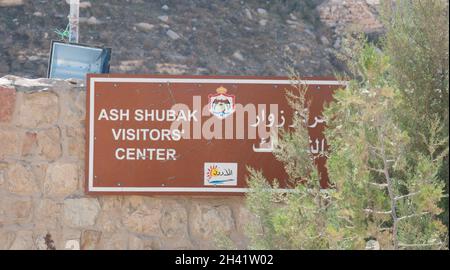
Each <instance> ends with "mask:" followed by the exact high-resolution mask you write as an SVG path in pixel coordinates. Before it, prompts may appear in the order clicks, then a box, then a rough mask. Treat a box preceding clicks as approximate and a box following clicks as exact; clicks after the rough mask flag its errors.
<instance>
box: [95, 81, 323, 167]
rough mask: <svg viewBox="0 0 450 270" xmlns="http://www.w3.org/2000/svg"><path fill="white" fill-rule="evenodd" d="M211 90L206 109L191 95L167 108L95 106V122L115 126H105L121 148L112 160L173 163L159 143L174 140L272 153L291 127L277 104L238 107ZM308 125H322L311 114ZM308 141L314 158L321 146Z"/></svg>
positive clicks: (170, 150) (222, 91)
mask: <svg viewBox="0 0 450 270" xmlns="http://www.w3.org/2000/svg"><path fill="white" fill-rule="evenodd" d="M216 92H217V94H215V95H210V96H209V97H208V103H207V104H206V105H202V97H201V96H193V97H192V104H183V103H177V104H174V105H172V106H171V108H167V109H154V108H134V109H127V108H100V109H99V110H98V114H97V116H96V120H97V121H109V122H111V121H112V122H119V123H120V125H119V127H116V126H114V127H113V128H111V133H110V136H112V140H113V141H114V142H120V145H121V147H115V148H114V149H113V150H114V151H113V153H112V154H113V155H114V158H115V159H117V160H131V161H132V160H148V161H171V160H177V150H176V148H174V147H170V148H167V147H164V145H166V144H165V143H166V142H177V141H180V140H201V139H204V140H212V139H216V140H217V139H218V140H247V139H249V140H256V142H257V143H255V144H253V147H252V149H248V150H250V151H253V152H255V153H261V152H272V151H273V150H274V147H275V146H276V144H277V142H278V134H279V129H280V128H292V127H294V123H293V122H292V119H289V120H290V121H291V123H287V122H288V119H286V118H287V117H286V116H285V112H284V110H280V109H279V106H278V104H245V105H243V104H239V103H235V96H234V95H227V94H226V89H225V88H224V87H220V88H218V89H217V90H216ZM294 113H295V114H297V115H301V114H300V113H298V112H294ZM291 118H292V117H291ZM204 119H206V120H204ZM302 121H307V120H306V119H302ZM308 122H310V123H308V126H309V128H315V127H317V126H318V125H320V124H323V123H324V122H325V121H324V119H323V118H321V117H317V116H316V117H314V119H312V121H311V120H310V121H308ZM156 123H158V124H156ZM156 126H157V127H156ZM123 142H130V147H128V146H127V147H123V145H124V144H123ZM133 142H148V143H145V144H144V145H148V146H149V147H132V146H131V145H132V144H133ZM158 142H161V143H158ZM310 143H311V145H310V149H308V150H309V151H310V153H312V154H313V155H315V156H318V155H320V153H322V152H323V151H324V148H325V147H326V145H325V140H324V139H323V138H322V139H317V138H316V139H315V140H314V139H311V138H310ZM139 145H142V144H139ZM158 145H160V147H158ZM170 145H174V144H170Z"/></svg>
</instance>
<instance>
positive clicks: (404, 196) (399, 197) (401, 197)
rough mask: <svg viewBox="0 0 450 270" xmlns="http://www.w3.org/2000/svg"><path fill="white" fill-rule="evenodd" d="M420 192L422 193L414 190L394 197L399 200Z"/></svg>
mask: <svg viewBox="0 0 450 270" xmlns="http://www.w3.org/2000/svg"><path fill="white" fill-rule="evenodd" d="M419 193H420V191H418V192H413V193H409V194H406V195H402V196H397V197H395V198H394V199H395V200H396V201H398V200H400V199H403V198H406V197H411V196H414V195H417V194H419Z"/></svg>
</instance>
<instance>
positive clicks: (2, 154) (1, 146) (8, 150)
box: [0, 130, 22, 159]
mask: <svg viewBox="0 0 450 270" xmlns="http://www.w3.org/2000/svg"><path fill="white" fill-rule="evenodd" d="M21 140H22V136H21V134H20V133H19V132H18V131H15V130H0V159H5V158H8V157H10V158H16V157H17V156H19V155H20V151H21V148H20V143H21Z"/></svg>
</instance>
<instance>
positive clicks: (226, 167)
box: [204, 163, 237, 186]
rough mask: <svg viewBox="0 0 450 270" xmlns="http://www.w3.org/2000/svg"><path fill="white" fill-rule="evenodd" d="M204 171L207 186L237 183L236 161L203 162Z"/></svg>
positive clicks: (233, 184)
mask: <svg viewBox="0 0 450 270" xmlns="http://www.w3.org/2000/svg"><path fill="white" fill-rule="evenodd" d="M204 173H205V179H204V184H205V185H207V186H211V185H214V186H217V185H222V186H235V185H237V163H205V168H204Z"/></svg>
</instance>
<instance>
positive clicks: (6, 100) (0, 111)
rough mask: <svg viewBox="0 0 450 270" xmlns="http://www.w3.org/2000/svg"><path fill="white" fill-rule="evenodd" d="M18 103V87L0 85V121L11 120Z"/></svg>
mask: <svg viewBox="0 0 450 270" xmlns="http://www.w3.org/2000/svg"><path fill="white" fill-rule="evenodd" d="M15 104H16V89H14V88H6V87H2V86H0V123H2V122H10V121H11V119H12V117H13V113H14V106H15Z"/></svg>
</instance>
